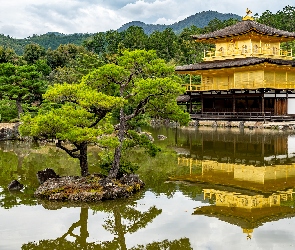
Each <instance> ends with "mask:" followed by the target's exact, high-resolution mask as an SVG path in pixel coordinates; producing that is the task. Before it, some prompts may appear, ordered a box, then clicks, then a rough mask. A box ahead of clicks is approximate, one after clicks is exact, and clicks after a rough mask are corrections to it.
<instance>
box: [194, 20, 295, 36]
mask: <svg viewBox="0 0 295 250" xmlns="http://www.w3.org/2000/svg"><path fill="white" fill-rule="evenodd" d="M251 31H254V32H257V33H260V34H264V35H268V36H276V37H284V38H295V32H289V31H284V30H279V29H276V28H272V27H270V26H267V25H264V24H261V23H257V22H255V21H251V20H247V21H241V22H238V23H236V24H234V25H231V26H229V27H226V28H224V29H221V30H217V31H214V32H211V33H207V34H202V35H193V36H192V38H194V39H196V40H206V39H210V38H211V39H212V38H215V39H216V38H220V37H231V36H237V35H241V34H246V33H249V32H251Z"/></svg>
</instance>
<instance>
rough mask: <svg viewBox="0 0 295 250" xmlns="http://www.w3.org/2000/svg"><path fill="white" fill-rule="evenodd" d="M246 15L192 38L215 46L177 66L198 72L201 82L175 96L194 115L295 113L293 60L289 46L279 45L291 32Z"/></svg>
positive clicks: (282, 115)
mask: <svg viewBox="0 0 295 250" xmlns="http://www.w3.org/2000/svg"><path fill="white" fill-rule="evenodd" d="M249 13H251V12H250V11H248V12H247V15H246V16H245V17H244V18H243V20H242V21H240V22H238V23H236V24H234V25H232V26H229V27H226V28H224V29H221V30H217V31H214V32H211V33H207V34H199V35H193V36H192V38H193V39H194V40H195V41H196V42H206V43H211V44H214V45H215V48H212V49H211V50H209V51H204V58H203V61H202V62H200V63H197V64H190V65H183V66H177V67H176V72H177V73H179V74H189V75H190V76H193V75H200V76H201V84H194V83H193V82H192V81H190V84H187V85H186V90H187V95H186V96H185V97H186V98H183V99H182V100H181V98H180V100H179V101H180V102H181V101H183V102H187V104H188V106H189V111H190V113H191V114H192V118H197V119H198V118H202V117H205V118H208V117H210V116H212V117H215V118H216V117H220V118H222V117H223V118H228V119H231V118H249V117H256V118H257V117H258V118H259V117H260V118H262V117H263V118H264V119H265V118H267V119H271V118H272V119H275V118H277V119H281V120H282V119H286V118H288V117H289V118H291V117H292V116H294V115H295V61H293V53H292V50H291V49H290V50H288V49H284V48H285V47H288V46H282V43H285V42H289V41H293V40H294V39H295V32H288V31H283V30H279V29H275V28H272V27H269V26H266V25H264V24H260V23H258V22H256V21H254V18H252V17H250V16H249V15H248V14H249ZM194 104H199V107H200V108H199V110H194ZM195 106H197V105H195ZM196 111H197V112H196Z"/></svg>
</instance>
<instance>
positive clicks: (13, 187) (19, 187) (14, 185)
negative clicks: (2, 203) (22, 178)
mask: <svg viewBox="0 0 295 250" xmlns="http://www.w3.org/2000/svg"><path fill="white" fill-rule="evenodd" d="M23 187H24V185H23V184H21V183H19V181H17V180H13V181H12V182H10V184H9V185H8V186H7V188H8V190H9V191H20V190H22V189H23Z"/></svg>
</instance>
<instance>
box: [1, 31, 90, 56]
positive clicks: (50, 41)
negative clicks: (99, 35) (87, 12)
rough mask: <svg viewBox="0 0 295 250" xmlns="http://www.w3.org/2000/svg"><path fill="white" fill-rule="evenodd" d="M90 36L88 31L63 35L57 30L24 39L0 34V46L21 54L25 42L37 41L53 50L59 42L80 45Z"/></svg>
mask: <svg viewBox="0 0 295 250" xmlns="http://www.w3.org/2000/svg"><path fill="white" fill-rule="evenodd" d="M90 36H92V35H91V34H88V33H85V34H77V33H76V34H69V35H65V34H61V33H58V32H48V33H46V34H43V35H33V36H31V37H27V38H24V39H15V38H12V37H10V36H4V35H2V34H0V46H4V47H9V48H13V49H14V50H15V52H16V53H17V54H18V55H21V54H22V53H23V50H24V47H25V46H26V45H27V44H31V43H37V44H39V45H41V46H42V47H43V48H45V49H48V48H51V49H53V50H55V49H56V48H57V47H58V46H59V45H61V44H68V43H73V44H76V45H81V44H82V42H83V41H84V40H85V39H87V38H88V37H90Z"/></svg>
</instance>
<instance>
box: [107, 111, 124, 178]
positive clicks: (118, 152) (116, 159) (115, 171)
mask: <svg viewBox="0 0 295 250" xmlns="http://www.w3.org/2000/svg"><path fill="white" fill-rule="evenodd" d="M125 124H126V121H125V115H124V110H123V108H121V110H120V124H119V133H118V137H119V142H120V144H119V146H118V147H116V149H115V155H114V161H113V164H112V168H111V170H110V172H109V175H108V177H109V178H111V179H116V177H117V175H118V172H119V169H120V162H121V152H122V146H123V141H124V133H125Z"/></svg>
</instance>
